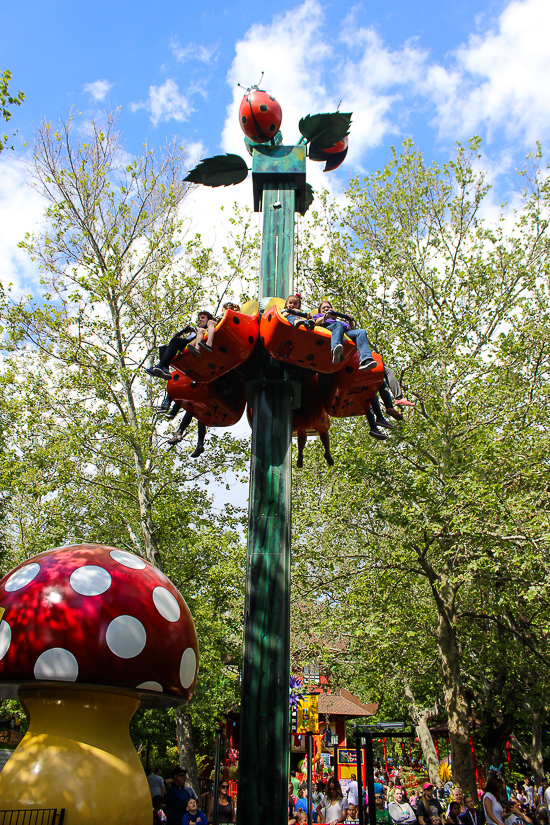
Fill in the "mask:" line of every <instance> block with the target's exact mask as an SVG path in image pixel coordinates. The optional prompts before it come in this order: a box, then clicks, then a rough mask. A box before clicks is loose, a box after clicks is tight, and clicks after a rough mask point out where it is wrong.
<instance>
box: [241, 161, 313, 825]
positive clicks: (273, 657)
mask: <svg viewBox="0 0 550 825" xmlns="http://www.w3.org/2000/svg"><path fill="white" fill-rule="evenodd" d="M252 169H253V185H254V201H255V208H256V209H257V210H259V208H260V204H261V207H262V211H263V233H262V251H261V263H260V284H259V295H260V300H261V301H262V300H265V299H266V298H268V297H271V296H275V295H278V296H279V297H285V296H286V295H288V294H289V292H290V291H291V289H292V284H293V279H294V213H295V210H296V208H297V207H298V208H299V207H300V199H301V197H302V194H301V193H302V191H303V189H304V186H305V150H304V148H303V147H300V146H298V147H296V146H293V147H288V146H278V147H275V146H269V147H264V146H262V147H257V148H255V149H254V153H253V166H252ZM262 359H263V360H262V365H261V370H260V375H259V376H257V377H256V378H255V379H254V380H252V381H251V382H249V384H248V387H247V390H248V398H249V399H250V400H251V402H252V409H253V422H252V455H251V462H250V463H251V466H250V494H249V509H248V543H247V585H246V601H245V617H244V650H243V668H242V674H241V679H242V681H241V714H240V725H241V733H240V747H239V802H238V808H237V822H238V825H260V823H261V825H280V824H281V822H285V821H286V819H285V817H286V812H287V804H288V803H287V800H288V792H287V783H288V758H289V757H288V754H289V726H288V701H289V685H288V680H289V675H290V541H291V482H292V478H291V440H292V407H293V403H294V386H295V385H294V383H293V382H292V381H291V380H290V379H289V378H288V375H287V369H286V367H285V365H283V364H281V363H280V362H277V361H274V360H273V359H272V358H270V357H269V356H268V355H267V353H265V351H262Z"/></svg>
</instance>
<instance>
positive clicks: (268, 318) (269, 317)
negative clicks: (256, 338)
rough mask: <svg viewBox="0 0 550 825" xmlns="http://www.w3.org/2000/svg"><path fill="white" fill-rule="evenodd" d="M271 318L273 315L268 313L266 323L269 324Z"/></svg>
mask: <svg viewBox="0 0 550 825" xmlns="http://www.w3.org/2000/svg"><path fill="white" fill-rule="evenodd" d="M272 318H273V315H268V316H267V323H268V324H270V323H271V319H272Z"/></svg>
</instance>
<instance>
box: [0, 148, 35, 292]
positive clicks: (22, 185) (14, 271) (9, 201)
mask: <svg viewBox="0 0 550 825" xmlns="http://www.w3.org/2000/svg"><path fill="white" fill-rule="evenodd" d="M30 178H31V171H30V167H29V164H28V163H27V162H26V160H25V159H24V158H21V157H18V156H17V155H9V154H8V153H7V152H3V153H2V159H1V163H0V273H1V278H2V284H3V285H4V286H5V287H7V286H8V284H13V293H14V295H15V296H19V295H21V294H22V293H25V292H32V291H34V289H35V288H36V285H37V284H38V280H39V272H38V265H37V264H36V263H33V262H32V261H31V259H30V257H29V255H28V254H27V252H25V250H24V249H19V248H18V246H17V244H18V243H19V242H20V241H22V240H23V239H24V237H25V233H26V232H29V233H31V234H32V233H33V232H37V231H38V230H39V228H40V225H41V222H42V218H43V215H44V211H45V208H46V203H45V201H44V200H43V198H42V197H41V196H40V195H39V194H38V192H36V190H35V189H33V188H32V187H31V186H30Z"/></svg>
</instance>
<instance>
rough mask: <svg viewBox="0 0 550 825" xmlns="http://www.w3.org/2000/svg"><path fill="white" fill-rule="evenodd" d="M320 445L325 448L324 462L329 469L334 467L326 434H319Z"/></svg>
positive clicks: (328, 437) (328, 438)
mask: <svg viewBox="0 0 550 825" xmlns="http://www.w3.org/2000/svg"><path fill="white" fill-rule="evenodd" d="M319 438H320V439H321V444H322V445H323V447H324V448H325V460H326V462H327V464H328V466H329V467H334V459H333V457H332V456H331V454H330V436H329V434H328V433H319Z"/></svg>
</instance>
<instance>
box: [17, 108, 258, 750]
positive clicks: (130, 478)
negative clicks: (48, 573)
mask: <svg viewBox="0 0 550 825" xmlns="http://www.w3.org/2000/svg"><path fill="white" fill-rule="evenodd" d="M183 160H184V153H183V152H182V151H181V150H180V149H178V148H177V146H176V145H175V144H172V145H170V146H168V147H167V149H166V151H165V152H164V153H163V154H162V155H160V156H158V157H157V155H156V154H155V153H154V152H153V151H151V150H149V149H147V148H145V149H144V151H143V153H142V155H141V156H140V157H137V158H132V157H129V156H128V154H127V153H126V151H125V150H124V147H123V145H122V143H121V140H120V138H119V136H118V135H117V133H116V131H115V122H114V118H113V117H111V116H107V117H106V118H105V119H104V121H102V122H97V121H92V122H91V123H89V124H85V125H84V126H83V127H82V129H80V130H79V129H78V122H77V120H76V119H75V118H71V119H70V120H69V121H68V122H67V123H64V124H61V126H60V128H59V129H58V130H57V131H56V130H54V129H53V128H52V127H51V125H50V124H43V125H42V126H41V128H40V129H39V130H38V133H37V141H36V146H35V152H34V171H35V181H36V185H37V187H38V188H39V190H40V191H41V192H42V194H43V195H44V197H45V198H46V200H47V201H48V204H49V205H48V208H47V212H46V224H45V228H44V230H43V231H42V233H41V234H39V235H37V236H36V237H27V238H26V240H25V242H24V243H23V246H24V247H25V248H26V249H28V251H29V253H30V254H31V256H32V257H33V259H34V260H36V261H37V263H38V264H39V266H40V270H41V284H40V289H38V290H37V295H36V296H34V297H33V296H29V297H26V298H23V299H21V300H20V301H17V302H15V303H13V304H12V305H11V306H9V307H8V311H7V313H6V327H7V330H8V331H9V334H10V339H9V341H8V344H9V346H11V348H12V349H13V355H12V357H11V360H10V361H6V362H5V363H4V368H5V370H8V369H9V370H11V374H12V376H13V378H12V382H11V385H10V387H11V396H10V397H9V399H7V400H10V401H11V402H12V403H13V404H14V405H15V407H16V408H17V410H18V416H17V418H16V420H15V421H14V427H13V432H12V434H11V442H10V443H11V448H12V455H13V456H14V458H13V464H14V468H12V474H13V475H14V476H15V478H16V483H15V484H14V485H13V492H12V500H11V502H10V538H11V541H10V544H11V558H12V560H14V559H15V558H16V557H17V555H18V554H21V553H22V554H24V555H27V556H28V555H29V554H31V553H36V552H39V551H40V550H45V549H48V548H50V547H52V546H57V545H59V544H66V543H68V542H71V541H82V540H92V541H102V542H105V543H110V544H115V545H118V546H126V547H128V549H130V550H132V551H133V552H136V553H138V554H140V555H143V556H144V557H146V558H147V559H148V560H149V561H150V562H152V563H153V564H155V565H156V566H158V567H161V566H162V568H163V569H164V570H165V572H166V573H167V574H168V575H170V576H171V577H172V579H173V581H174V583H175V584H176V586H178V587H179V588H180V590H181V591H182V593H183V594H184V596H185V597H186V599H188V601H189V603H190V604H191V605H192V608H193V609H194V616H195V622H196V624H197V628H198V632H199V638H200V640H201V646H202V647H203V654H202V662H203V666H204V665H206V667H205V668H204V671H203V674H202V677H201V678H202V679H203V681H204V680H205V679H206V680H209V681H210V683H211V684H213V683H214V682H216V683H217V685H218V692H217V695H215V697H214V696H212V697H210V698H208V697H203V700H202V702H201V700H200V689H199V690H198V691H197V699H196V700H195V707H196V711H190V714H191V716H190V718H191V719H193V721H195V720H196V721H197V722H198V724H199V726H204V725H205V724H207V723H210V724H211V723H212V719H213V718H216V715H217V714H218V713H219V712H220V709H221V708H222V707H223V703H224V701H226V700H228V697H231V701H232V699H233V695H234V692H235V685H234V683H235V678H234V676H232V675H231V674H228V673H226V672H225V670H224V662H223V657H224V656H225V655H226V653H227V647H228V646H230V645H231V644H232V643H233V642H232V641H230V640H231V639H232V634H233V632H234V628H233V619H232V614H231V610H232V608H233V599H234V592H235V589H236V590H237V591H238V589H239V587H241V585H242V566H243V556H242V541H241V540H240V537H239V536H238V535H237V537H236V530H237V529H238V528H239V527H240V523H241V514H240V513H239V512H238V511H237V510H235V509H234V508H230V507H228V508H227V509H226V510H225V512H223V513H221V514H219V515H218V514H217V513H214V512H213V511H212V503H211V498H210V496H209V495H208V484H209V481H210V479H211V478H212V477H217V478H219V479H220V478H221V477H222V476H223V474H224V473H225V471H226V469H227V467H228V466H232V467H233V469H234V470H235V472H237V473H239V471H240V470H241V469H242V468H243V467H244V462H245V461H246V448H245V447H244V445H243V444H242V443H241V441H239V440H238V439H234V438H231V437H230V436H229V435H227V434H226V435H224V436H223V438H222V437H220V436H217V435H215V434H212V435H211V436H210V438H209V449H208V451H207V453H206V454H205V455H204V457H203V459H201V462H200V463H199V464H198V465H192V464H189V463H187V462H183V461H181V460H180V458H179V454H178V453H177V452H176V451H175V450H167V449H166V438H165V434H164V432H165V424H164V423H163V419H162V418H161V417H160V416H159V414H158V413H157V412H156V410H155V407H154V399H155V396H156V395H157V393H158V389H157V388H158V386H159V385H157V384H156V382H155V383H152V382H151V380H150V379H149V378H148V377H147V376H146V375H145V373H143V371H142V370H141V367H142V366H143V365H144V364H146V363H150V362H151V360H152V359H154V360H156V357H155V356H156V350H157V347H158V345H159V344H161V343H164V342H165V341H166V340H167V339H168V338H169V337H170V336H171V335H172V334H173V331H174V329H177V328H180V327H181V326H182V324H181V321H182V320H183V319H187V318H189V317H190V316H191V314H192V313H193V312H194V311H195V310H196V309H197V308H198V306H200V304H201V303H202V302H203V301H207V300H208V301H211V300H217V296H218V294H223V292H224V290H227V289H228V288H229V289H230V288H231V283H232V279H233V278H234V277H235V276H239V277H240V279H241V280H243V279H244V281H246V276H247V266H248V257H249V255H250V253H251V251H252V250H253V249H254V243H253V241H252V240H250V241H249V240H248V239H247V232H248V223H245V225H244V228H243V236H244V239H243V240H242V243H241V246H240V247H239V248H237V246H238V243H239V242H240V239H237V244H233V245H230V244H228V247H227V250H226V253H227V256H226V257H227V259H228V261H229V265H228V266H225V265H224V263H223V261H222V262H219V263H218V262H216V261H215V260H214V258H213V254H212V250H210V249H207V248H204V247H203V246H202V244H201V241H200V238H199V237H198V236H194V235H192V234H191V233H190V232H189V233H188V236H187V237H186V236H185V224H184V220H183V218H182V214H181V210H182V208H183V205H184V199H185V196H186V193H187V189H188V187H187V185H186V184H184V183H183V182H182V178H183V176H184V172H183V169H182V163H183ZM239 231H240V229H239V226H236V227H235V234H236V235H237V234H238V232H239ZM17 393H19V401H18V402H17V400H16V399H17ZM22 398H24V403H22V400H21V399H22ZM228 569H230V570H231V575H230V580H231V583H232V584H231V587H228V588H227V591H223V592H222V591H221V588H220V586H219V580H218V577H219V575H220V571H221V570H225V571H226V573H227V571H228ZM217 609H218V610H219V611H220V612H219V613H217V612H216V610H217ZM212 611H213V615H212ZM223 617H226V622H225V624H226V625H227V627H226V626H225V625H224V622H223ZM228 701H229V700H228ZM209 708H210V709H209ZM188 751H189V752H188V753H183V752H182V754H181V758H182V759H185V760H187V761H188V762H189V764H194V748H193V746H192V742H191V740H189V742H188Z"/></svg>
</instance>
